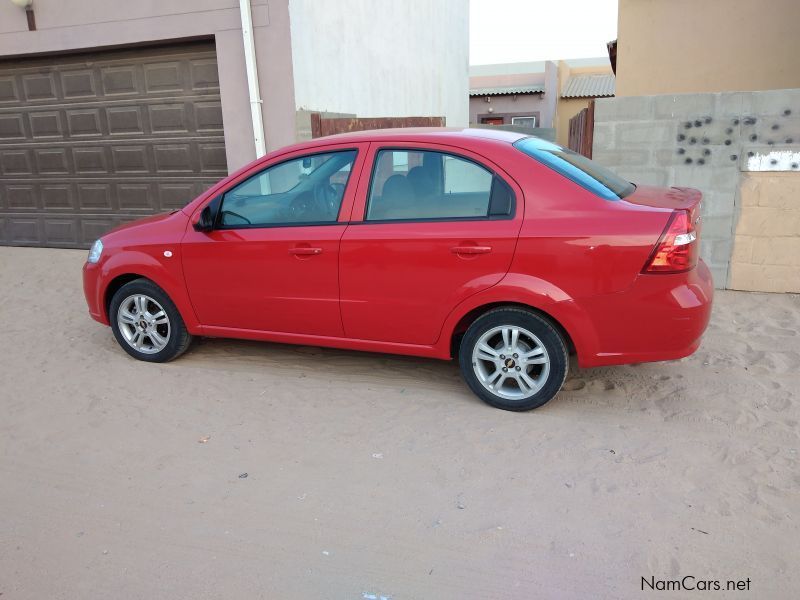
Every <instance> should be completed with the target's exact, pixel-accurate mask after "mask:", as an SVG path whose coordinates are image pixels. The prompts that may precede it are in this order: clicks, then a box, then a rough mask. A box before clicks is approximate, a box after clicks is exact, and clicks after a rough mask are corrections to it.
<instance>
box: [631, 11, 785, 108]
mask: <svg viewBox="0 0 800 600" xmlns="http://www.w3.org/2000/svg"><path fill="white" fill-rule="evenodd" d="M799 26H800V1H798V0H619V23H618V46H617V96H643V95H652V94H665V93H674V94H680V93H690V92H720V91H748V90H768V89H783V88H798V87H800V67H798V56H800V34H799V33H798V27H799Z"/></svg>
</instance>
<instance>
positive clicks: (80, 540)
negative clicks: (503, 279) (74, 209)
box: [0, 248, 800, 600]
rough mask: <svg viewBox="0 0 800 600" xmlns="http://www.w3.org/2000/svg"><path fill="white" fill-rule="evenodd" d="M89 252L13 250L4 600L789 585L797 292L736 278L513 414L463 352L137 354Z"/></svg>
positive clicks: (797, 580)
mask: <svg viewBox="0 0 800 600" xmlns="http://www.w3.org/2000/svg"><path fill="white" fill-rule="evenodd" d="M84 256H85V253H84V252H83V251H68V250H44V249H13V248H0V340H2V343H0V376H1V377H2V387H0V594H2V596H1V598H2V600H6V599H37V600H38V599H48V600H49V599H55V598H70V599H72V598H75V599H81V600H85V599H94V598H97V599H100V598H102V599H108V598H146V599H148V600H152V599H160V598H164V599H170V600H174V599H179V598H191V599H203V598H225V599H238V598H242V599H244V598H248V599H249V598H268V599H281V600H283V599H286V600H291V599H303V598H309V599H310V598H331V599H341V600H348V599H352V600H363V599H364V598H372V597H374V598H380V597H381V596H385V597H387V598H391V599H393V600H401V599H406V598H418V599H423V598H424V599H435V600H439V599H451V598H452V599H471V598H476V599H492V598H502V599H511V598H522V599H529V598H581V599H584V598H637V597H647V596H652V595H653V594H654V593H653V592H650V591H648V592H646V593H645V592H642V591H641V585H642V584H641V578H642V577H647V578H649V577H651V576H654V577H655V578H656V579H675V578H681V577H683V576H686V575H691V576H694V577H696V578H698V579H719V580H722V581H723V582H724V581H726V580H728V579H742V580H744V579H746V578H750V580H751V584H750V589H751V592H750V593H746V592H738V593H736V594H733V595H732V597H736V598H744V597H751V598H759V599H764V598H790V597H797V592H798V590H800V571H799V570H798V569H797V559H798V556H800V527H798V518H800V494H799V493H798V491H800V469H798V466H799V465H798V449H800V439H798V417H800V374H798V368H799V367H800V336H799V335H798V331H800V298H798V297H797V296H791V295H768V294H747V293H735V292H722V293H719V294H718V295H717V300H716V306H715V310H714V317H713V323H712V325H711V327H710V330H709V331H708V333H707V335H706V338H705V342H704V344H703V346H702V348H701V349H700V351H699V352H698V353H697V354H696V355H695V356H693V357H691V358H689V359H685V360H683V361H677V362H672V363H661V364H649V365H640V366H630V367H619V368H605V369H597V370H592V371H577V370H576V371H575V372H574V373H573V374H572V375H571V377H570V379H569V380H568V381H567V384H566V390H565V391H563V392H562V393H561V394H560V395H559V396H558V397H557V398H556V399H555V400H554V401H552V402H550V404H548V405H547V406H545V407H544V408H542V409H540V410H537V411H534V412H531V413H524V414H514V413H509V412H503V411H499V410H494V409H491V408H489V407H487V406H485V405H483V404H482V403H481V402H479V401H478V400H477V399H476V398H475V397H473V396H472V394H471V393H470V392H469V391H468V389H467V388H466V386H465V385H464V384H462V382H461V380H460V379H459V375H458V371H457V368H456V365H455V364H454V363H446V362H437V361H431V360H422V359H413V358H401V357H392V356H384V355H370V354H361V353H356V352H345V351H335V350H320V349H318V348H309V347H291V346H282V345H274V344H258V343H249V342H238V341H222V340H201V341H199V342H198V343H196V344H195V346H193V348H192V349H191V350H190V351H189V352H188V353H187V354H186V355H185V356H184V357H183V358H181V359H179V360H178V361H176V362H173V363H170V364H166V365H150V364H145V363H141V362H137V361H135V360H133V359H131V358H129V357H128V355H127V354H125V353H124V352H123V351H122V350H121V349H120V348H119V347H118V346H117V345H116V342H115V341H114V339H113V337H112V335H111V331H110V330H109V329H108V328H106V327H103V326H101V325H100V324H98V323H95V322H94V321H92V320H90V318H89V316H88V315H87V313H86V309H85V305H84V300H83V296H82V289H81V280H80V268H81V265H82V263H83V260H84ZM203 440H207V441H205V442H204V443H203ZM244 473H247V477H243V474H244ZM656 595H658V594H656ZM661 595H662V596H664V595H665V594H663V593H662V594H661ZM688 595H689V596H690V597H695V596H696V595H698V593H697V592H695V593H694V594H688ZM666 596H667V597H674V598H680V597H685V596H686V595H685V594H682V593H671V594H666ZM712 596H714V597H726V596H727V594H724V593H722V594H720V593H717V594H712Z"/></svg>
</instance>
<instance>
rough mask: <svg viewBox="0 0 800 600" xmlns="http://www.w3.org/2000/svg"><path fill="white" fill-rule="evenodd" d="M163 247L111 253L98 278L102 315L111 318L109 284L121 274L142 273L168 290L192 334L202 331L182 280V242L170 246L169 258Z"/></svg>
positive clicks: (99, 304) (159, 245)
mask: <svg viewBox="0 0 800 600" xmlns="http://www.w3.org/2000/svg"><path fill="white" fill-rule="evenodd" d="M163 246H164V245H163V244H158V245H157V246H148V247H147V250H151V249H152V251H153V252H152V253H150V252H147V251H144V250H126V249H121V250H119V251H117V252H114V253H113V255H111V256H109V257H108V260H106V261H104V262H103V264H102V267H101V274H100V277H99V280H100V281H102V282H103V284H102V286H100V289H99V290H98V306H99V307H101V310H102V315H103V317H104V318H105V320H106V321H108V318H109V316H108V314H107V312H108V309H107V306H106V300H107V298H106V293H107V290H108V286H109V284H110V283H111V282H112V281H113V280H114V279H116V278H117V277H120V276H122V275H140V276H142V277H146V278H147V279H150V280H151V281H152V282H153V283H155V284H156V285H158V286H159V287H160V288H161V289H163V290H164V291H165V292H166V293H167V295H168V296H169V297H170V299H171V300H172V301H173V302H174V303H175V306H176V307H177V308H178V312H179V313H180V314H181V318H182V319H183V322H184V323H185V324H186V328H187V329H188V330H189V333H191V334H195V335H197V334H200V322H199V321H198V320H197V315H195V313H194V308H192V304H191V302H190V301H189V294H188V292H187V290H186V285H185V284H184V282H183V270H182V267H181V256H180V244H171V245H170V249H171V251H172V253H173V254H172V256H171V257H169V258H166V257H164V256H163V251H164V250H163Z"/></svg>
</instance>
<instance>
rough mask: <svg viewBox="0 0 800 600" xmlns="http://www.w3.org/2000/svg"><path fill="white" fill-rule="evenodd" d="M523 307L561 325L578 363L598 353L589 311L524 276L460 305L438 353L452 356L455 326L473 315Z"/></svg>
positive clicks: (447, 325) (447, 322) (514, 275)
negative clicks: (505, 306)
mask: <svg viewBox="0 0 800 600" xmlns="http://www.w3.org/2000/svg"><path fill="white" fill-rule="evenodd" d="M504 303H508V304H523V305H525V306H529V307H531V308H533V309H536V310H538V311H540V312H543V313H545V314H546V315H548V316H549V317H551V318H552V319H554V320H555V321H557V322H558V324H559V325H561V326H562V327H563V328H564V330H565V331H566V332H567V334H568V335H569V336H570V338H571V339H572V342H573V344H574V345H575V352H576V354H577V356H578V363H579V364H580V365H581V366H584V365H585V364H586V362H587V359H589V358H590V357H592V356H594V355H595V354H596V353H597V348H598V341H597V332H596V329H595V327H594V325H593V324H592V322H591V320H590V319H589V316H588V315H587V314H586V311H585V310H584V309H583V308H582V307H581V306H580V305H579V304H578V303H577V302H576V301H575V299H573V298H572V297H570V295H569V294H567V293H566V292H565V291H564V290H562V289H561V288H559V287H558V286H556V285H554V284H552V283H550V282H549V281H545V280H544V279H540V278H538V277H534V276H532V275H526V274H523V273H508V274H507V275H506V276H505V277H504V278H503V279H502V280H501V281H500V282H499V283H497V284H496V285H495V286H493V287H490V288H488V289H485V290H483V291H481V292H478V293H476V294H474V295H472V296H470V297H469V298H467V299H465V300H463V301H462V302H461V303H460V304H458V305H457V306H456V307H455V308H454V309H453V310H452V311H451V312H450V314H449V315H448V317H447V319H445V322H444V324H443V326H442V331H441V333H440V335H439V340H438V341H437V343H436V349H437V354H438V355H440V356H442V355H444V354H447V356H448V357H449V355H450V342H451V340H452V338H453V335H454V334H455V333H456V327H457V326H458V324H459V323H460V322H461V320H462V319H463V318H464V317H466V316H467V315H468V314H469V313H470V312H472V311H474V310H476V309H480V308H481V307H484V306H488V305H493V304H504Z"/></svg>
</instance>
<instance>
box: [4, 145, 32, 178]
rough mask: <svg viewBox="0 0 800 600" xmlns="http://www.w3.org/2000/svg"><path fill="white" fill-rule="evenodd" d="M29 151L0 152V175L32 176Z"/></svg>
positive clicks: (30, 152) (30, 153)
mask: <svg viewBox="0 0 800 600" xmlns="http://www.w3.org/2000/svg"><path fill="white" fill-rule="evenodd" d="M32 157H33V153H32V151H31V150H0V174H2V175H5V176H13V175H32V174H33V158H32Z"/></svg>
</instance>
